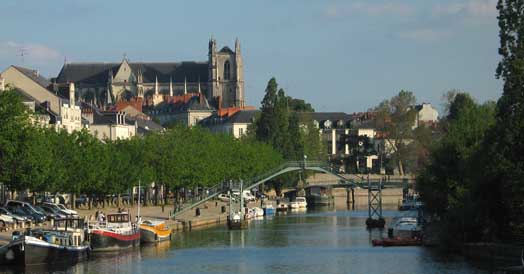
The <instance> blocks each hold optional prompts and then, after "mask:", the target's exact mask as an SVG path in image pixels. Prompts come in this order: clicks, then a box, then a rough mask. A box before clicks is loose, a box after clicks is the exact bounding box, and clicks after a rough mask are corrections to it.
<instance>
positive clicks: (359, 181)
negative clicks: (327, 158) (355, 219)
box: [171, 161, 406, 217]
mask: <svg viewBox="0 0 524 274" xmlns="http://www.w3.org/2000/svg"><path fill="white" fill-rule="evenodd" d="M305 170H309V171H315V172H320V173H327V174H331V175H333V176H335V177H337V178H338V179H339V180H338V181H331V182H328V183H323V184H315V185H319V186H331V187H342V188H357V187H358V188H391V187H406V182H400V181H398V182H395V181H388V182H387V183H385V182H383V181H381V180H369V179H363V178H362V177H359V176H356V175H352V174H344V176H342V175H340V174H337V173H336V172H333V171H332V168H331V167H330V165H329V164H328V163H326V162H320V161H307V162H306V161H300V162H298V161H295V162H293V161H292V162H285V163H283V164H281V165H280V166H278V167H276V168H274V169H272V170H269V171H267V172H265V173H263V174H260V175H259V176H256V177H253V178H250V179H248V180H246V181H243V188H244V189H252V188H254V187H257V186H259V185H260V184H263V183H265V182H267V181H269V180H271V179H273V178H276V177H278V176H280V175H282V174H284V173H288V172H292V171H305ZM308 186H314V185H308ZM230 188H231V184H230V183H228V182H223V183H219V184H217V185H215V186H214V187H211V188H209V191H208V194H207V195H206V196H204V197H196V198H194V199H192V200H190V201H189V202H188V203H186V204H184V205H183V206H181V207H179V208H178V209H177V210H176V211H175V212H174V213H173V214H172V215H171V217H176V216H178V215H180V214H181V213H183V212H185V211H187V210H189V209H191V208H194V207H196V206H198V205H200V204H202V203H204V202H206V201H208V200H210V199H212V198H214V197H216V196H218V195H219V194H221V193H225V192H227V191H228V190H229V189H230Z"/></svg>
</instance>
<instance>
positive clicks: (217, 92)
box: [52, 38, 245, 109]
mask: <svg viewBox="0 0 524 274" xmlns="http://www.w3.org/2000/svg"><path fill="white" fill-rule="evenodd" d="M208 50H209V51H208V60H207V61H205V62H197V61H189V62H131V61H129V60H128V59H127V58H126V57H124V58H123V60H122V62H120V63H65V64H64V66H63V67H62V69H61V71H60V73H59V74H58V76H57V77H56V78H55V79H52V82H53V89H54V91H55V92H56V93H58V94H61V95H64V96H65V97H67V94H68V89H69V84H70V83H74V85H75V88H76V96H77V98H80V100H82V101H84V102H87V103H91V104H93V105H95V106H98V107H100V108H101V109H106V108H108V107H109V106H113V105H115V104H117V103H118V102H122V101H130V100H137V99H140V100H141V101H142V102H144V104H149V105H152V106H156V105H157V104H160V103H162V102H163V101H164V100H165V98H168V97H176V96H181V95H186V94H199V95H200V96H202V97H203V98H205V99H206V101H207V102H209V105H211V106H212V107H214V108H216V109H222V108H229V107H239V108H243V107H244V100H245V99H244V92H245V87H244V65H243V60H242V54H241V51H240V42H239V41H238V39H237V40H236V41H235V50H234V51H233V50H231V49H230V48H229V47H227V46H225V47H223V48H222V49H220V50H217V44H216V41H215V39H213V38H211V39H210V40H209V48H208Z"/></svg>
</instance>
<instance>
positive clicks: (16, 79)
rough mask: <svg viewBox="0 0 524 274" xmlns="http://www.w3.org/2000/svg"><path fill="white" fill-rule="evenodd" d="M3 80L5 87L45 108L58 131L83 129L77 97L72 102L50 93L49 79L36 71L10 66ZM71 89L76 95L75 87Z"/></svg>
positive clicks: (2, 74) (2, 75)
mask: <svg viewBox="0 0 524 274" xmlns="http://www.w3.org/2000/svg"><path fill="white" fill-rule="evenodd" d="M1 78H2V79H3V81H2V82H3V83H4V86H5V85H10V86H13V87H14V88H15V89H16V90H18V91H19V92H20V93H22V94H23V96H24V97H27V98H30V99H31V100H32V101H34V104H35V106H36V105H38V106H40V107H42V108H44V109H45V110H46V112H47V113H49V115H50V116H52V119H49V121H50V122H52V123H53V124H54V126H55V127H56V128H57V129H64V130H66V131H67V132H69V133H71V132H73V131H77V130H81V129H82V128H83V126H82V114H81V110H80V107H79V106H77V105H76V104H75V97H74V96H73V97H72V100H67V99H64V98H61V97H59V96H57V95H56V94H54V93H52V92H50V91H49V90H48V89H47V86H48V85H50V83H49V82H48V81H47V79H45V78H43V77H41V76H40V75H39V74H38V72H37V71H36V70H30V69H26V68H22V67H16V66H10V67H9V68H7V69H6V70H5V71H3V72H2V73H1ZM71 88H72V91H73V94H74V85H73V86H68V90H71ZM42 121H43V120H42Z"/></svg>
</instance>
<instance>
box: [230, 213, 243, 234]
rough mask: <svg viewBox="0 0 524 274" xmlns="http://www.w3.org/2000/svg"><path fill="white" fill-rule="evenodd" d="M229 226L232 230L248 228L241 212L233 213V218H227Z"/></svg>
mask: <svg viewBox="0 0 524 274" xmlns="http://www.w3.org/2000/svg"><path fill="white" fill-rule="evenodd" d="M227 226H228V227H229V229H231V230H236V229H244V228H246V226H247V220H242V215H241V214H240V212H236V213H233V217H231V216H227Z"/></svg>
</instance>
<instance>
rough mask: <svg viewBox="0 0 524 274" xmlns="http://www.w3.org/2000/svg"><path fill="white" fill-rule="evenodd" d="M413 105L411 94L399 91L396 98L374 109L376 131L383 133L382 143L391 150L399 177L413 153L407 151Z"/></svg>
mask: <svg viewBox="0 0 524 274" xmlns="http://www.w3.org/2000/svg"><path fill="white" fill-rule="evenodd" d="M415 103H416V98H415V95H413V93H412V92H410V91H405V90H401V91H400V92H399V93H398V94H397V95H396V96H394V97H392V98H391V99H390V100H385V101H383V102H381V103H380V104H379V105H378V106H377V107H376V108H375V111H376V112H377V117H376V120H375V124H376V127H377V130H380V131H382V132H383V133H384V136H385V138H384V141H385V142H386V145H387V146H388V147H390V148H391V149H392V150H393V156H392V158H393V159H394V160H393V162H394V163H395V166H396V168H398V170H399V173H400V174H401V175H402V174H404V173H405V166H406V164H407V161H408V159H409V157H410V153H411V152H412V151H413V150H411V149H409V148H410V146H409V144H410V142H411V141H412V140H413V126H414V124H415V118H416V110H415V109H414V108H413V105H415Z"/></svg>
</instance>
